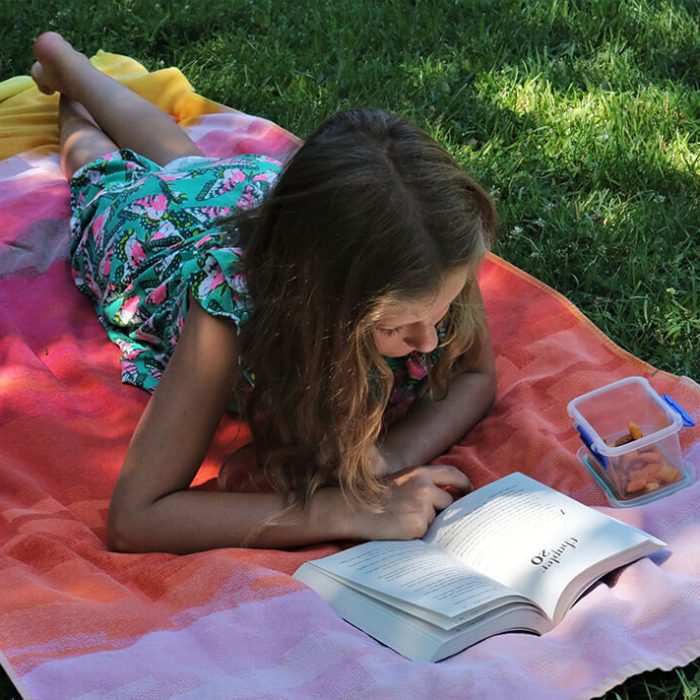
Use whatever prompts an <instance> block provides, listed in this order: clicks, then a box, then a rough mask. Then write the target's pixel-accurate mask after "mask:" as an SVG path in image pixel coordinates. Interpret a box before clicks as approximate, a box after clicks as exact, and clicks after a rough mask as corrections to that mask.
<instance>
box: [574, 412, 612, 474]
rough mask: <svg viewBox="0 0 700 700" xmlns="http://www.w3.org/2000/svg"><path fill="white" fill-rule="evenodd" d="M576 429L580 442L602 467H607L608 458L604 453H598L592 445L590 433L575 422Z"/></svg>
mask: <svg viewBox="0 0 700 700" xmlns="http://www.w3.org/2000/svg"><path fill="white" fill-rule="evenodd" d="M574 427H575V428H576V430H578V434H579V436H580V437H581V442H582V443H583V444H584V445H585V446H586V447H587V448H588V449H589V450H590V451H591V452H592V453H593V454H594V455H595V458H596V459H597V460H598V461H599V462H600V464H601V466H602V467H603V468H604V469H607V468H608V458H607V457H606V456H605V455H602V454H600V452H598V450H596V448H595V447H593V440H591V437H590V435H589V434H588V433H587V432H586V431H585V430H584V429H583V428H582V427H581V426H580V425H579V424H578V423H577V424H576V425H575V426H574Z"/></svg>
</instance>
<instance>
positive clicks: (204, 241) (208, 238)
mask: <svg viewBox="0 0 700 700" xmlns="http://www.w3.org/2000/svg"><path fill="white" fill-rule="evenodd" d="M211 241H212V235H211V233H207V234H205V235H204V236H202V237H201V238H200V239H199V240H198V241H195V244H194V247H195V248H196V249H197V250H199V249H200V248H201V247H202V246H205V245H207V243H211Z"/></svg>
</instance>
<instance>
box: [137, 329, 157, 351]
mask: <svg viewBox="0 0 700 700" xmlns="http://www.w3.org/2000/svg"><path fill="white" fill-rule="evenodd" d="M134 336H135V337H136V339H137V340H140V341H141V342H142V343H148V344H149V345H153V346H154V347H160V345H161V344H162V341H161V339H160V338H159V337H158V336H157V335H154V334H153V333H148V332H147V331H144V330H141V329H140V328H139V329H137V330H136V332H135V333H134Z"/></svg>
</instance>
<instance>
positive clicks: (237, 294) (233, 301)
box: [183, 235, 252, 327]
mask: <svg viewBox="0 0 700 700" xmlns="http://www.w3.org/2000/svg"><path fill="white" fill-rule="evenodd" d="M213 237H214V236H213V235H211V236H205V237H204V239H203V240H202V241H201V242H199V243H198V246H197V248H198V249H199V250H198V251H197V254H196V255H195V256H194V258H193V259H192V260H191V261H188V263H187V264H186V265H185V269H184V270H183V273H184V275H185V278H186V279H188V280H189V282H188V286H189V291H190V292H191V294H192V296H193V297H194V298H195V299H196V300H197V302H198V303H199V304H200V305H201V307H202V308H203V309H204V310H205V311H206V312H207V313H210V314H212V316H223V317H225V318H230V319H232V320H233V321H235V323H236V325H237V326H239V327H240V326H241V325H243V324H244V323H246V322H247V321H248V319H249V318H250V314H251V312H252V300H251V298H250V294H249V293H248V287H247V285H246V281H245V276H244V275H243V273H242V265H243V251H242V250H241V248H240V247H238V246H221V245H220V244H216V245H212V247H211V248H209V246H208V243H209V241H208V240H206V239H209V238H213Z"/></svg>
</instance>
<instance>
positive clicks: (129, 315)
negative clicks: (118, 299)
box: [119, 295, 140, 325]
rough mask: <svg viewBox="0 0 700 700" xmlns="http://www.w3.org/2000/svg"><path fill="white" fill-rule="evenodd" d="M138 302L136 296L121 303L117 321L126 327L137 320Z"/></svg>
mask: <svg viewBox="0 0 700 700" xmlns="http://www.w3.org/2000/svg"><path fill="white" fill-rule="evenodd" d="M139 301H140V300H139V297H138V295H136V296H134V297H129V298H128V299H125V300H124V301H123V302H122V305H121V308H120V309H119V320H120V321H121V322H122V323H123V324H125V325H128V324H130V323H133V322H134V321H138V320H139Z"/></svg>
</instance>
